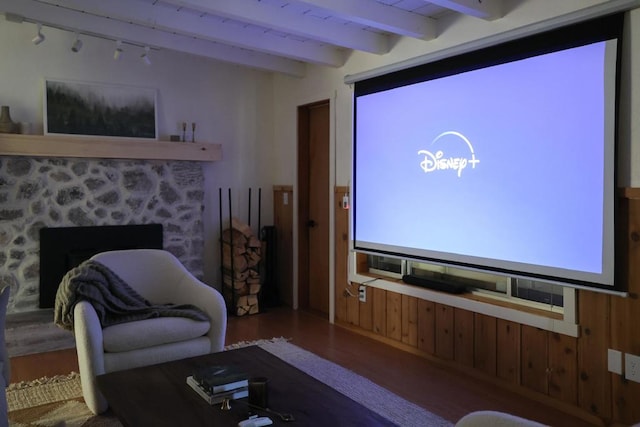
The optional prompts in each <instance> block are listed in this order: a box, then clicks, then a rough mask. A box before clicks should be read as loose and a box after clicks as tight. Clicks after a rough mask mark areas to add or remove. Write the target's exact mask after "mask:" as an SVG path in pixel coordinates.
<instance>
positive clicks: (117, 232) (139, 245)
mask: <svg viewBox="0 0 640 427" xmlns="http://www.w3.org/2000/svg"><path fill="white" fill-rule="evenodd" d="M120 249H163V241H162V224H144V225H105V226H95V227H45V228H42V229H40V305H39V306H40V308H53V306H54V304H55V300H56V292H57V291H58V286H59V285H60V281H61V280H62V278H63V277H64V275H65V274H66V273H67V272H68V271H69V270H71V269H72V268H74V267H77V266H78V265H80V264H81V263H82V262H83V261H86V260H87V259H89V258H91V257H92V256H93V255H95V254H97V253H100V252H105V251H110V250H120Z"/></svg>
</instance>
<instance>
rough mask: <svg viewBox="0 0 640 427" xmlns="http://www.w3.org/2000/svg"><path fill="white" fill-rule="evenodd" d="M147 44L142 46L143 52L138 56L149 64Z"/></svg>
mask: <svg viewBox="0 0 640 427" xmlns="http://www.w3.org/2000/svg"><path fill="white" fill-rule="evenodd" d="M149 50H150V48H149V46H145V47H144V53H143V54H142V55H140V58H141V59H142V60H143V61H144V63H145V64H147V65H151V59H150V58H149Z"/></svg>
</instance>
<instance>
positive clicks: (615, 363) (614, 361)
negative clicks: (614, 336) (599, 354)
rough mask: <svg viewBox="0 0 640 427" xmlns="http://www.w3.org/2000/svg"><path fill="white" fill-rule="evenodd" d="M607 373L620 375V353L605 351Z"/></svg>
mask: <svg viewBox="0 0 640 427" xmlns="http://www.w3.org/2000/svg"><path fill="white" fill-rule="evenodd" d="M607 356H608V366H609V372H613V373H614V374H618V375H622V353H621V352H619V351H618V350H612V349H609V350H607Z"/></svg>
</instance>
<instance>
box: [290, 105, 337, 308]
mask: <svg viewBox="0 0 640 427" xmlns="http://www.w3.org/2000/svg"><path fill="white" fill-rule="evenodd" d="M298 186H299V188H300V195H299V198H298V202H299V206H298V212H299V213H298V219H299V222H298V225H299V228H298V231H299V234H298V235H299V254H298V260H299V268H298V272H299V274H298V301H299V305H300V307H301V308H308V309H311V310H314V311H319V312H321V313H324V314H327V315H328V314H329V217H330V216H329V197H330V192H329V188H330V187H329V101H328V100H327V101H321V102H318V103H314V104H309V105H304V106H301V107H298Z"/></svg>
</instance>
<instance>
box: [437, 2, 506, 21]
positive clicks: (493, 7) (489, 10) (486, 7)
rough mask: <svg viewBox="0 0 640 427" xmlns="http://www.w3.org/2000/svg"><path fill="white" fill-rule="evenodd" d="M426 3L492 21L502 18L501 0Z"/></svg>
mask: <svg viewBox="0 0 640 427" xmlns="http://www.w3.org/2000/svg"><path fill="white" fill-rule="evenodd" d="M425 1H426V2H427V3H433V4H437V5H438V6H441V7H444V8H447V9H451V10H453V11H456V12H459V13H463V14H465V15H470V16H475V17H476V18H481V19H485V20H487V21H493V20H494V19H498V18H502V15H503V13H504V12H503V4H502V3H503V0H425Z"/></svg>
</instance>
